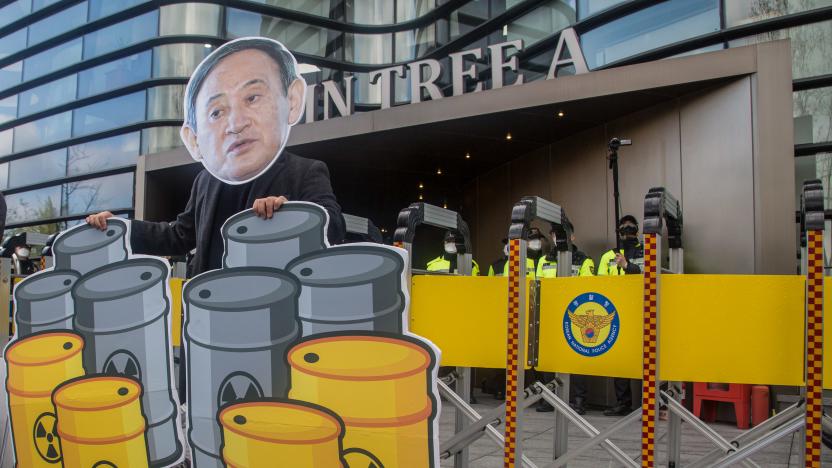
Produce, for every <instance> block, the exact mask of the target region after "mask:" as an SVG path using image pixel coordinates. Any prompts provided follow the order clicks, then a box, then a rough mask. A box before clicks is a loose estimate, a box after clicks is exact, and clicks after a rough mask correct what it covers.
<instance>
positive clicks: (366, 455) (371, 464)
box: [344, 448, 384, 468]
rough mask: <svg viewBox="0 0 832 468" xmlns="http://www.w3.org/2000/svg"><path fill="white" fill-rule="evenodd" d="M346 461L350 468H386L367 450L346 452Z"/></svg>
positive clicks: (357, 449)
mask: <svg viewBox="0 0 832 468" xmlns="http://www.w3.org/2000/svg"><path fill="white" fill-rule="evenodd" d="M344 461H345V462H347V466H349V467H350V468H353V467H355V468H384V465H383V464H382V463H381V460H379V459H378V458H377V457H376V456H375V455H373V454H372V453H370V452H368V451H367V450H364V449H360V448H350V449H346V450H344Z"/></svg>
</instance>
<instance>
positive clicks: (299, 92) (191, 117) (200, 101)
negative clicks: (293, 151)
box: [180, 37, 306, 185]
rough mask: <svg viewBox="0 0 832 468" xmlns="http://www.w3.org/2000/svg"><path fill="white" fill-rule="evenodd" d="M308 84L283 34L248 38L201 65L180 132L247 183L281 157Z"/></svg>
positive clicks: (208, 163) (218, 171)
mask: <svg viewBox="0 0 832 468" xmlns="http://www.w3.org/2000/svg"><path fill="white" fill-rule="evenodd" d="M305 99H306V83H305V82H304V80H303V78H302V77H301V76H300V75H299V74H298V73H297V60H295V57H294V56H293V55H292V54H291V53H290V52H289V50H288V49H286V47H284V46H283V44H281V43H280V42H278V41H275V40H272V39H267V38H263V37H245V38H240V39H237V40H234V41H231V42H228V43H226V44H224V45H223V46H221V47H219V48H218V49H217V50H215V51H214V52H213V53H211V54H210V55H209V56H208V57H206V58H205V59H204V60H203V61H202V63H200V64H199V66H198V67H197V68H196V70H195V71H194V73H193V75H192V76H191V79H190V81H189V82H188V87H187V90H186V92H185V102H184V109H185V116H186V118H185V124H184V125H183V126H182V130H181V132H180V135H181V136H182V141H183V142H184V143H185V147H186V148H187V149H188V152H190V154H191V157H193V158H194V159H195V160H197V161H199V162H201V163H202V164H203V165H204V166H205V168H206V169H207V170H208V172H210V173H211V174H212V175H213V176H214V177H216V178H217V179H220V180H222V181H223V182H225V183H227V184H234V185H236V184H243V183H246V182H249V181H251V180H254V179H256V178H257V177H259V176H260V175H262V174H263V173H264V172H266V171H267V170H268V169H269V168H270V167H271V166H272V164H274V163H275V161H277V159H278V157H280V154H281V152H282V151H283V148H284V146H285V145H286V142H287V141H288V139H289V131H290V130H291V127H292V126H293V125H295V124H296V123H297V122H298V121H299V120H300V118H301V116H302V114H303V109H304V101H305Z"/></svg>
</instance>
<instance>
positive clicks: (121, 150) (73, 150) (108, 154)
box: [67, 132, 139, 176]
mask: <svg viewBox="0 0 832 468" xmlns="http://www.w3.org/2000/svg"><path fill="white" fill-rule="evenodd" d="M138 156H139V132H133V133H126V134H124V135H118V136H114V137H110V138H104V139H102V140H95V141H91V142H89V143H83V144H80V145H75V146H70V147H69V157H68V160H67V175H68V176H76V175H79V174H87V173H90V172H98V171H105V170H107V169H115V168H118V167H125V166H132V165H135V164H136V158H138Z"/></svg>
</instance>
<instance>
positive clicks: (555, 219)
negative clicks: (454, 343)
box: [503, 197, 577, 467]
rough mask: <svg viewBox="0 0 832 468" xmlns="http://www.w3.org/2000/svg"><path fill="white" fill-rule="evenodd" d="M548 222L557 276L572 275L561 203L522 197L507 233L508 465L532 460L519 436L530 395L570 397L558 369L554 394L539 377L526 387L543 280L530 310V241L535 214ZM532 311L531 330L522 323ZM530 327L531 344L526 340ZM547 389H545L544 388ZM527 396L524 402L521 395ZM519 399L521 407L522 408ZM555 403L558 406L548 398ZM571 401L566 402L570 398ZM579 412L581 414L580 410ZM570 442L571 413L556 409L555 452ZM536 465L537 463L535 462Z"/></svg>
mask: <svg viewBox="0 0 832 468" xmlns="http://www.w3.org/2000/svg"><path fill="white" fill-rule="evenodd" d="M535 219H537V220H541V221H544V222H548V223H549V224H550V226H551V228H552V231H554V232H555V237H556V244H555V248H556V250H557V257H558V267H557V274H558V276H571V274H572V241H571V237H572V224H571V223H570V222H569V219H568V218H567V216H566V212H565V211H564V210H563V208H561V207H560V205H557V204H555V203H552V202H550V201H548V200H545V199H543V198H540V197H523V198H521V199H520V201H519V202H517V203H516V204H515V205H514V207H513V208H512V210H511V226H510V227H509V233H508V245H509V256H508V265H509V266H508V323H507V332H508V343H507V347H506V348H507V349H506V391H505V396H506V403H505V423H506V427H505V442H504V447H503V460H504V464H505V466H506V467H514V466H516V462H517V460H518V459H519V460H521V461H522V463H523V464H524V465H527V463H528V464H531V462H530V461H528V462H527V460H528V459H527V458H526V457H524V456H523V447H522V443H520V441H519V440H518V439H517V435H518V434H522V430H523V411H522V409H523V408H525V407H527V406H528V405H529V404H530V403H529V401H531V400H534V401H537V400H539V399H540V398H547V395H546V393H547V392H548V393H549V395H550V398H551V397H554V399H555V400H560V401H566V402H568V401H569V376H568V375H565V374H556V378H555V392H556V394H552V393H551V392H549V391H548V389H546V387H545V386H544V385H542V384H541V383H540V382H535V383H534V384H533V385H532V386H530V387H529V389H526V386H525V382H524V378H525V377H524V374H525V366H526V364H528V365H531V366H534V365H535V364H536V363H537V350H538V346H537V345H538V341H539V336H538V333H537V330H538V328H539V325H540V320H539V300H538V296H537V292H536V291H539V285H540V283H539V281H538V280H535V281H534V282H533V283H532V294H533V297H532V301H531V303H530V304H529V306H530V307H529V310H528V312H527V307H526V303H527V298H526V288H525V280H526V243H527V240H528V235H529V227H530V225H531V222H532V221H533V220H535ZM527 313H528V317H529V325H528V330H526V329H524V328H523V326H522V324H523V322H524V321H525V318H526V315H527ZM527 332H528V346H527V344H526V343H527V336H526V335H527ZM524 349H527V351H528V362H523V360H522V359H521V358H520V352H521V351H522V350H524ZM543 390H547V392H544V391H543ZM521 394H522V395H523V398H522V400H521V401H520V402H518V399H519V398H520V395H521ZM518 404H520V405H521V406H522V408H518ZM550 404H552V405H553V406H554V407H555V408H556V409H557V408H558V407H559V406H560V405H557V404H556V403H553V402H550ZM567 406H568V404H567ZM576 416H577V415H576ZM567 443H568V418H567V416H565V415H564V414H563V413H562V412H560V411H556V413H555V430H554V435H553V446H554V453H555V457H558V456H562V455H563V454H565V453H566V450H567ZM531 465H532V466H534V465H533V464H531Z"/></svg>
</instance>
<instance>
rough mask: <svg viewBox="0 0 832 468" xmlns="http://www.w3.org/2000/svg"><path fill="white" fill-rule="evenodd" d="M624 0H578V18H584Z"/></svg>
mask: <svg viewBox="0 0 832 468" xmlns="http://www.w3.org/2000/svg"><path fill="white" fill-rule="evenodd" d="M626 1H628V0H578V19H584V18H586V17H587V16H592V15H594V14H595V13H598V12H599V11H603V10H606V9H607V8H610V7H614V6H615V5H618V4H619V3H624V2H626Z"/></svg>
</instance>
